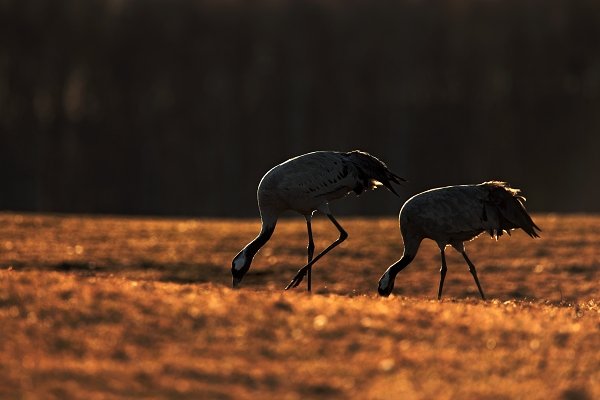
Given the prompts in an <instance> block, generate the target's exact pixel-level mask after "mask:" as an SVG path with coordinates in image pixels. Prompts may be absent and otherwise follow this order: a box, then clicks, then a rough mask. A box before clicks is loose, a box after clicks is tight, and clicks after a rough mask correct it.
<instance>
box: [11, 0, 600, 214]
mask: <svg viewBox="0 0 600 400" xmlns="http://www.w3.org/2000/svg"><path fill="white" fill-rule="evenodd" d="M599 110H600V3H597V2H593V1H569V0H560V1H559V0H550V1H545V2H539V1H534V0H519V1H516V0H515V1H481V0H467V1H444V2H415V1H378V2H369V1H367V0H360V1H350V2H342V1H318V2H317V1H292V0H285V1H278V2H273V1H268V0H259V1H255V2H247V1H241V0H232V1H226V2H221V1H212V2H211V1H204V2H202V1H184V0H176V1H166V0H151V1H149V0H143V1H142V0H111V1H108V0H103V1H100V0H87V1H79V0H63V1H60V2H47V1H41V0H40V1H33V0H29V1H27V0H12V1H10V0H8V1H3V2H0V179H1V182H2V188H1V189H0V209H15V210H38V211H68V212H110V213H148V214H194V215H209V216H256V215H257V211H256V204H255V200H254V198H255V195H254V192H255V190H256V186H257V184H258V181H259V179H260V177H261V176H262V175H263V174H264V172H266V171H267V170H268V169H269V168H270V167H272V166H273V165H274V164H276V163H279V162H281V161H283V160H285V159H287V158H288V157H290V156H293V155H297V154H300V153H304V152H308V151H312V150H317V149H340V150H352V149H355V148H360V149H363V150H366V151H369V152H371V153H373V154H375V155H376V156H378V157H380V158H382V159H383V160H384V161H386V162H387V163H388V165H389V166H390V168H391V169H392V170H394V171H395V172H396V173H398V174H399V175H401V176H404V177H406V178H408V179H409V181H410V183H409V184H407V185H406V186H404V187H403V188H401V189H400V193H401V195H402V197H403V199H397V198H394V197H393V196H392V195H389V194H388V193H383V191H382V192H381V193H375V194H367V195H365V196H364V198H361V199H360V200H352V199H349V200H348V201H345V202H340V203H336V205H335V206H334V209H335V210H336V211H342V212H345V213H363V214H388V213H395V212H397V211H398V209H399V205H400V204H401V202H402V201H403V200H404V199H405V198H407V197H408V196H410V195H412V194H414V193H416V192H417V191H420V190H423V189H426V188H429V187H433V186H440V185H446V184H459V183H475V182H480V181H483V180H489V179H503V180H508V181H509V182H510V183H511V184H512V185H513V186H515V187H522V188H523V189H524V191H525V194H526V195H527V196H528V197H529V198H530V202H529V207H530V209H531V210H532V211H596V212H598V211H600V187H599V185H598V178H597V172H596V171H600V157H598V152H599V149H600V135H599V134H600V112H598V111H599Z"/></svg>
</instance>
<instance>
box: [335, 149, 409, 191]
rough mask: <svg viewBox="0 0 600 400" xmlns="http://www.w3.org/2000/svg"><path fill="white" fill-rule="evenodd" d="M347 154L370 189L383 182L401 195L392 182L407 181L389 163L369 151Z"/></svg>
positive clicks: (390, 189)
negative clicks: (391, 168) (388, 165)
mask: <svg viewBox="0 0 600 400" xmlns="http://www.w3.org/2000/svg"><path fill="white" fill-rule="evenodd" d="M346 154H347V155H348V157H350V159H351V160H352V161H353V163H354V165H355V166H356V167H357V172H358V174H359V175H360V178H361V179H362V180H364V181H365V182H368V187H369V188H370V189H374V188H375V187H376V186H377V183H381V184H382V185H383V186H385V187H386V188H387V189H388V190H389V191H390V192H392V193H394V194H395V195H396V196H399V195H398V193H397V192H396V190H395V189H394V187H393V186H392V182H394V183H397V184H401V183H402V182H406V179H404V178H402V177H400V176H398V175H396V174H395V173H393V172H392V171H390V170H389V168H388V167H387V165H385V164H384V163H383V162H382V161H380V160H379V159H378V158H376V157H374V156H372V155H370V154H368V153H365V152H363V151H359V150H354V151H351V152H349V153H346Z"/></svg>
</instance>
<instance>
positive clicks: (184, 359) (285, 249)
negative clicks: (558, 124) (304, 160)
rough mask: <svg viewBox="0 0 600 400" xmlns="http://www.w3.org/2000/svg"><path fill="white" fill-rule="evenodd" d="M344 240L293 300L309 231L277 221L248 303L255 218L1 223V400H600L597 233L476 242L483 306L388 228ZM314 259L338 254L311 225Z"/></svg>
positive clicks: (567, 230) (374, 223)
mask: <svg viewBox="0 0 600 400" xmlns="http://www.w3.org/2000/svg"><path fill="white" fill-rule="evenodd" d="M338 220H339V221H340V223H341V224H342V225H343V226H344V227H345V228H346V230H347V231H348V233H349V235H350V236H349V238H348V240H346V242H344V243H343V244H342V245H341V246H340V247H338V248H336V249H335V250H333V252H332V253H330V254H329V255H327V256H326V257H325V258H323V259H322V260H321V261H319V262H318V263H317V264H316V265H315V267H314V268H313V290H314V292H313V294H308V293H307V292H306V291H305V290H304V287H305V286H304V283H303V284H302V285H301V286H300V287H299V288H296V289H294V290H291V291H288V292H284V291H283V290H282V289H283V287H285V285H286V284H287V283H288V282H289V280H290V279H291V278H292V276H293V275H294V274H295V272H296V270H297V269H298V268H299V267H301V266H302V265H303V263H304V262H305V259H306V251H305V246H306V241H307V237H306V231H305V229H306V228H305V222H304V220H303V219H302V218H293V219H289V220H282V221H280V223H279V224H278V226H277V229H276V231H275V234H274V236H273V238H272V239H271V241H270V242H269V243H268V244H267V245H266V246H265V247H264V248H263V250H262V251H261V252H260V253H259V254H258V255H257V257H256V258H255V261H254V265H253V266H252V268H251V269H250V271H249V273H248V275H247V276H246V278H245V280H244V282H243V284H242V288H241V289H239V290H232V289H230V282H231V278H230V272H229V269H230V266H231V259H232V257H233V256H234V255H235V254H236V253H237V252H238V251H239V250H240V248H241V247H243V246H244V245H245V244H246V243H247V242H248V241H249V240H251V239H252V238H253V237H254V236H255V235H256V234H257V233H258V230H259V227H260V225H259V222H258V220H216V219H166V218H163V219H152V218H122V217H119V218H117V217H90V216H69V215H58V216H57V215H38V214H15V213H2V214H0V326H1V328H0V398H2V399H5V398H6V399H13V398H14V399H53V398H54V399H83V398H85V399H130V398H149V399H246V398H260V399H330V398H333V399H338V398H339V399H347V398H353V399H432V398H435V399H565V400H566V399H570V400H576V399H577V400H578V399H594V398H600V306H599V304H600V290H599V281H600V279H599V274H598V269H599V265H600V247H599V243H600V217H598V216H586V215H534V220H535V221H536V223H537V224H538V225H539V226H540V227H541V228H542V229H543V232H542V233H541V235H542V238H541V239H537V240H533V239H530V238H529V237H527V236H526V235H525V234H524V233H522V232H520V231H519V232H515V233H513V235H512V237H508V236H504V237H502V238H500V240H498V241H497V242H496V241H494V240H491V239H489V237H485V236H482V237H480V238H478V239H477V240H475V241H473V242H470V243H468V244H467V252H468V253H469V256H470V258H471V259H472V261H473V262H474V263H475V265H476V266H477V269H478V274H479V278H480V281H481V284H482V286H483V289H484V291H485V293H486V295H487V297H489V298H490V300H488V301H481V300H480V299H479V296H478V293H477V288H476V286H475V283H474V282H473V280H472V277H471V275H470V274H469V272H468V268H467V266H466V264H465V263H464V261H463V260H462V257H461V256H460V255H459V254H458V253H456V252H455V251H453V250H451V249H448V250H447V261H448V275H447V277H446V283H445V285H444V296H443V300H442V301H441V302H438V301H437V300H435V298H436V295H437V285H438V280H439V272H438V270H439V265H440V259H439V251H438V249H437V246H436V245H435V244H434V243H433V242H431V241H426V242H424V243H423V245H422V247H421V250H420V252H419V254H418V256H417V258H416V260H415V261H414V262H413V263H412V264H411V265H409V266H408V267H407V268H406V269H405V270H404V271H402V272H401V273H400V274H399V275H398V277H397V279H396V287H395V289H394V295H393V296H391V297H389V298H387V299H386V298H380V297H378V296H377V294H376V287H377V281H378V279H379V276H380V275H381V274H382V273H383V271H384V270H385V269H386V268H387V267H388V266H389V265H390V264H391V263H393V262H394V261H396V260H397V259H398V258H399V257H400V255H401V253H402V244H401V240H400V233H399V230H398V226H397V221H396V220H395V219H393V218H385V219H373V218H372V219H364V218H344V217H341V218H339V219H338ZM313 233H314V236H315V244H316V246H317V251H319V250H320V249H323V248H324V247H325V246H327V245H328V244H329V243H330V242H331V241H333V240H334V239H335V238H336V234H337V231H336V230H335V228H334V227H333V226H332V225H331V224H330V223H329V222H328V221H326V220H324V219H317V220H316V221H315V222H314V224H313Z"/></svg>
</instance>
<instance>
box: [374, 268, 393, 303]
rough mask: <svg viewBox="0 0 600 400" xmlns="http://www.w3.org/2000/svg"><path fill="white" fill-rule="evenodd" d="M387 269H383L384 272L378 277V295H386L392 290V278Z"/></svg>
mask: <svg viewBox="0 0 600 400" xmlns="http://www.w3.org/2000/svg"><path fill="white" fill-rule="evenodd" d="M394 278H395V277H392V276H391V274H390V273H389V271H385V273H384V274H383V275H382V276H381V278H379V285H378V286H377V292H378V293H379V295H380V296H383V297H388V296H389V295H390V294H391V293H392V290H393V289H394V280H395V279H394Z"/></svg>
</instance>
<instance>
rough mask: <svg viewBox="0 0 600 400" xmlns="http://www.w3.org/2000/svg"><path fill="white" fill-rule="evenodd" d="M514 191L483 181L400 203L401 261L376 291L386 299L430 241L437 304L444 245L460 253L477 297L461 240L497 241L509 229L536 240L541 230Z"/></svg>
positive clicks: (443, 269) (443, 273)
mask: <svg viewBox="0 0 600 400" xmlns="http://www.w3.org/2000/svg"><path fill="white" fill-rule="evenodd" d="M520 193H521V191H520V190H519V189H513V188H511V187H510V186H509V185H508V184H507V183H506V182H499V181H489V182H484V183H481V184H477V185H458V186H447V187H442V188H437V189H431V190H428V191H425V192H423V193H419V194H417V195H415V196H413V197H411V198H410V199H408V200H407V201H406V203H404V205H403V206H402V209H401V210H400V233H401V234H402V238H403V241H404V253H403V255H402V258H400V260H398V261H397V262H396V263H394V264H392V265H391V266H390V267H389V268H388V269H387V270H386V271H385V272H384V274H383V275H382V276H381V278H380V279H379V286H378V292H379V294H380V295H381V296H389V295H390V293H391V292H392V289H393V288H394V280H395V278H396V275H397V274H398V273H399V272H400V271H402V270H403V269H404V268H405V267H406V266H407V265H408V264H410V263H411V261H412V260H413V259H414V258H415V256H416V255H417V251H418V249H419V246H420V244H421V241H422V240H423V239H425V238H428V239H432V240H434V241H435V242H436V243H437V245H438V247H439V248H440V252H441V259H442V266H441V268H440V285H439V289H438V300H439V299H441V297H442V287H443V286H444V278H445V277H446V270H447V267H446V256H445V253H444V250H445V248H446V246H448V245H450V246H452V247H454V249H456V250H457V251H458V252H459V253H461V254H462V256H463V257H464V259H465V261H466V262H467V264H468V266H469V271H470V272H471V275H473V279H475V283H476V284H477V289H478V290H479V294H480V295H481V298H482V299H484V300H485V295H484V294H483V289H481V285H480V283H479V279H478V278H477V270H476V269H475V265H473V263H472V262H471V260H470V259H469V257H468V256H467V253H466V251H465V245H464V242H465V241H469V240H472V239H474V238H476V237H477V236H479V235H480V234H481V233H483V232H487V233H489V235H490V236H491V237H492V238H496V240H497V239H498V237H500V236H502V234H503V232H506V233H508V234H509V235H510V231H511V230H512V229H518V228H521V229H523V231H525V233H527V234H528V235H529V236H531V237H532V238H536V237H539V235H538V233H537V232H536V230H538V231H540V232H541V229H540V228H539V227H538V226H537V225H536V224H535V223H534V222H533V220H532V219H531V217H530V216H529V214H528V213H527V210H526V209H525V206H524V202H525V198H524V197H523V196H521V194H520Z"/></svg>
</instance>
